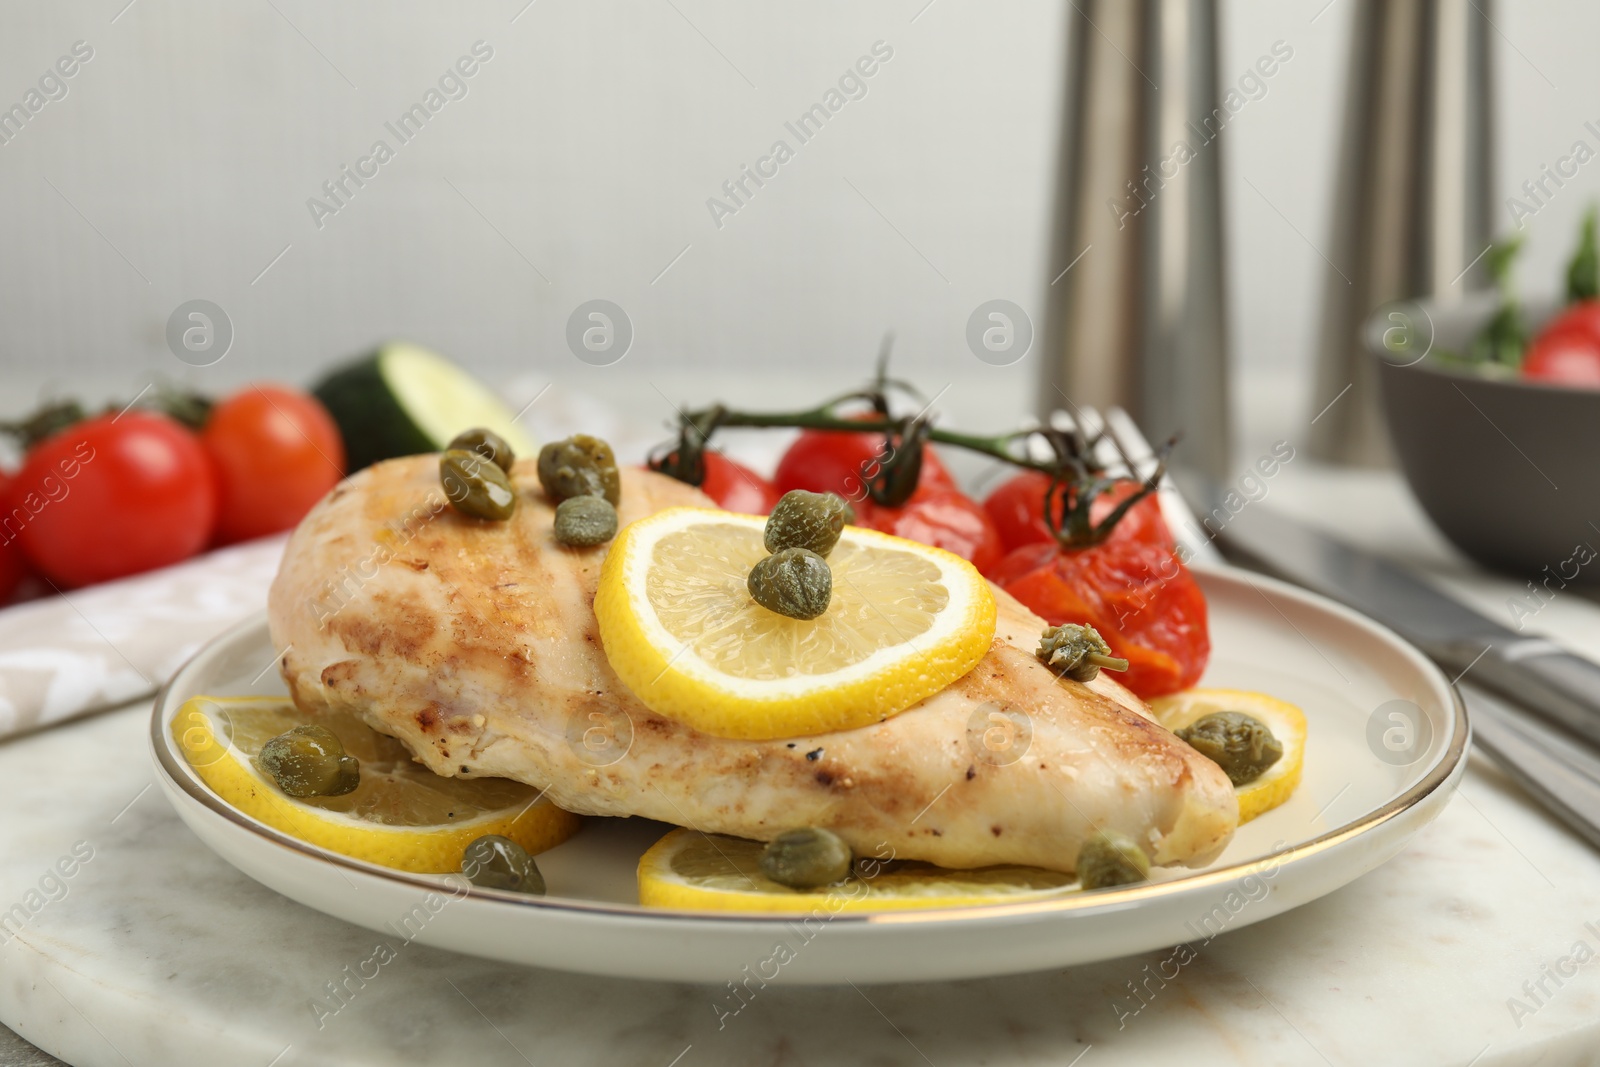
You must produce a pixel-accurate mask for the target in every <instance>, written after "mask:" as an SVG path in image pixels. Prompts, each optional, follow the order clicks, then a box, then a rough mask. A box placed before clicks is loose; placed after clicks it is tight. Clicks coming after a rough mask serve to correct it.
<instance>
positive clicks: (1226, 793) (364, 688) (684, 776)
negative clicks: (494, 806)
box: [269, 456, 1238, 871]
mask: <svg viewBox="0 0 1600 1067" xmlns="http://www.w3.org/2000/svg"><path fill="white" fill-rule="evenodd" d="M438 470H439V465H438V458H437V457H435V456H416V457H411V458H406V459H398V460H392V461H390V462H387V463H382V464H379V465H377V466H374V467H370V468H368V469H367V470H364V471H361V472H360V473H358V474H356V475H354V476H353V477H351V478H350V479H349V480H347V481H346V482H344V483H343V484H341V485H340V486H339V487H338V488H336V489H335V490H334V491H333V492H332V493H331V494H330V495H329V496H328V497H327V498H326V499H325V500H323V501H322V502H321V503H320V504H318V505H317V507H316V508H315V509H313V510H312V512H311V514H310V515H308V516H307V517H306V519H305V521H304V522H302V523H301V525H300V528H299V529H298V530H297V531H295V533H294V536H293V537H292V538H291V539H290V541H289V545H288V549H287V551H286V553H285V555H284V560H283V566H282V569H281V570H280V571H279V573H278V576H277V579H276V581H275V582H274V583H273V586H272V591H271V595H270V598H269V610H270V617H271V629H272V639H273V642H274V644H275V645H276V646H277V647H278V648H279V649H281V650H286V652H285V654H284V656H283V660H282V671H283V676H284V678H285V679H286V680H287V682H288V685H289V691H290V692H291V693H292V694H293V696H294V700H295V702H296V704H298V705H299V706H300V707H301V708H303V709H305V710H307V711H312V712H315V711H317V710H320V709H324V708H339V709H344V710H348V711H353V712H355V713H357V714H358V715H360V716H361V717H362V718H363V719H365V720H366V721H367V722H368V723H370V724H371V725H372V726H373V727H374V728H376V729H378V730H380V731H383V732H384V733H388V734H392V735H394V736H395V737H397V738H399V739H400V740H401V741H402V742H404V743H405V744H406V746H407V747H408V748H410V750H411V751H412V752H413V753H414V754H415V755H416V757H417V759H419V760H420V761H421V762H422V763H424V764H426V765H427V766H428V767H429V768H430V769H431V770H433V771H435V772H437V773H439V774H442V775H462V776H468V777H484V776H499V777H505V778H513V779H517V780H519V781H523V782H527V783H529V784H531V785H535V786H539V787H542V788H545V789H547V790H548V795H549V796H550V798H551V799H552V800H554V801H555V803H557V804H558V805H560V806H561V807H563V808H567V809H569V810H571V811H575V812H580V813H583V814H592V815H643V816H647V817H649V818H652V819H659V820H661V821H663V822H669V823H675V824H678V825H680V826H688V827H691V828H693V829H696V830H703V831H707V832H719V833H726V834H734V835H737V836H740V837H746V838H753V839H756V840H765V839H770V838H771V837H773V836H775V835H776V834H778V833H779V832H781V831H783V830H785V829H789V828H792V827H796V826H808V825H813V826H826V827H830V828H832V829H833V830H835V831H837V832H838V833H839V834H840V835H842V836H843V837H844V838H845V840H847V841H848V842H849V843H850V844H851V846H852V847H853V848H855V849H856V850H857V851H858V853H861V854H877V855H888V854H889V852H888V851H887V850H888V849H892V850H893V855H895V856H897V857H899V858H903V859H920V860H926V861H928V862H932V863H938V864H942V865H944V866H947V867H978V866H984V865H988V864H997V863H1022V864H1031V865H1034V866H1039V867H1047V868H1053V869H1056V870H1062V871H1071V870H1072V869H1073V865H1074V863H1075V861H1076V857H1077V854H1078V848H1079V846H1080V845H1081V844H1082V843H1083V841H1084V840H1085V838H1086V837H1087V836H1088V835H1090V834H1091V833H1092V832H1093V831H1095V830H1096V829H1099V828H1104V829H1115V830H1120V831H1122V832H1124V833H1126V834H1128V835H1130V836H1131V837H1133V839H1134V840H1136V841H1139V842H1141V843H1144V844H1145V845H1146V846H1147V851H1148V852H1149V853H1150V855H1151V857H1152V859H1153V860H1154V862H1156V863H1161V864H1168V863H1184V862H1187V863H1198V862H1204V861H1206V860H1208V859H1209V858H1211V857H1213V856H1214V855H1215V854H1216V853H1217V852H1218V851H1219V850H1220V849H1221V847H1222V846H1223V845H1224V844H1225V843H1226V842H1227V840H1228V838H1229V837H1230V836H1231V835H1232V833H1233V830H1234V827H1235V826H1236V825H1237V823H1238V804H1237V801H1236V800H1235V798H1234V792H1233V788H1232V787H1231V785H1230V784H1229V782H1228V779H1227V776H1226V775H1224V774H1223V773H1222V771H1221V770H1220V769H1219V768H1218V767H1217V765H1216V764H1214V763H1212V762H1211V761H1209V760H1207V759H1205V758H1204V757H1202V756H1200V755H1199V754H1198V753H1196V752H1195V751H1194V750H1193V749H1191V748H1189V746H1187V745H1185V744H1183V743H1182V742H1181V741H1179V740H1177V739H1176V738H1175V737H1173V736H1172V735H1171V734H1170V733H1168V732H1167V731H1166V730H1164V729H1162V728H1161V727H1160V726H1158V725H1156V724H1155V723H1154V722H1153V721H1151V720H1150V719H1149V718H1147V716H1146V713H1145V709H1144V706H1143V705H1142V704H1141V703H1140V702H1139V701H1138V699H1137V698H1135V697H1134V696H1133V695H1132V694H1130V693H1129V692H1128V691H1127V690H1125V689H1123V688H1122V687H1121V686H1120V685H1118V684H1117V683H1116V682H1114V681H1112V680H1111V679H1110V678H1109V677H1108V676H1107V675H1106V674H1104V673H1102V674H1101V676H1100V677H1099V678H1097V679H1096V680H1095V681H1093V682H1091V683H1089V684H1088V685H1083V684H1079V683H1077V682H1072V681H1062V680H1058V679H1057V678H1056V677H1055V675H1054V674H1052V672H1051V671H1050V670H1049V669H1048V668H1046V667H1044V666H1043V665H1042V664H1041V663H1040V662H1039V661H1038V660H1037V659H1035V658H1034V656H1033V654H1032V651H1033V649H1034V647H1035V646H1036V645H1037V643H1038V636H1039V632H1040V630H1042V629H1043V628H1044V625H1045V624H1044V622H1043V620H1041V619H1040V618H1039V617H1038V616H1036V615H1034V614H1033V613H1031V612H1029V611H1028V610H1027V609H1026V608H1024V607H1022V605H1020V604H1018V603H1017V602H1016V601H1015V600H1013V599H1012V598H1011V597H1009V596H1007V595H1006V594H1004V593H1002V592H999V591H998V590H997V591H996V592H995V596H996V598H997V599H998V601H999V628H998V632H997V634H996V636H995V641H994V644H993V646H992V647H991V649H990V650H989V652H988V654H987V655H986V656H985V657H984V659H983V660H982V661H981V662H980V663H979V665H978V666H977V667H976V668H975V669H973V670H972V671H971V672H970V673H969V674H967V675H966V676H965V677H963V678H961V679H960V680H959V681H957V682H956V683H955V684H954V685H952V686H951V687H950V688H948V689H946V690H944V691H943V692H941V693H939V694H937V695H935V696H933V697H930V698H928V699H927V700H924V701H923V702H922V703H921V704H918V705H917V706H915V707H913V708H910V709H908V710H907V711H905V712H903V713H901V714H899V715H896V716H894V717H892V718H890V719H888V720H887V721H885V722H882V723H879V724H877V725H874V726H870V727H864V728H862V729H857V730H848V731H843V732H839V733H831V734H822V735H818V736H814V737H802V738H794V739H792V740H787V741H785V740H777V741H743V740H731V739H727V738H719V737H711V736H708V735H705V734H701V733H699V732H697V731H695V730H693V729H690V728H689V727H687V726H684V725H681V724H679V723H677V722H675V721H673V720H670V719H666V718H663V717H661V716H659V715H656V714H654V713H652V712H651V711H650V710H649V709H647V708H646V707H645V706H644V705H643V704H642V703H640V702H639V701H638V700H637V699H636V698H635V697H634V696H633V694H632V693H631V692H629V691H628V690H627V689H626V688H625V687H624V686H623V685H622V683H621V681H619V680H618V678H617V676H616V675H615V674H614V673H613V672H612V670H611V667H610V665H609V664H608V663H607V662H606V657H605V653H604V651H603V650H602V648H601V644H600V636H599V633H598V631H597V628H596V624H595V617H594V611H593V606H592V605H593V603H594V595H595V586H596V583H597V582H598V580H599V575H600V563H601V560H602V559H603V557H604V553H605V548H604V547H599V548H593V549H570V548H565V547H563V546H562V545H560V544H558V543H557V542H556V541H555V540H554V538H553V537H552V534H551V528H552V515H553V511H552V509H551V507H550V506H549V504H548V503H546V501H545V499H544V496H543V494H542V493H541V492H540V490H539V489H538V481H537V477H536V475H535V465H534V463H533V462H532V461H524V462H522V463H519V464H518V466H517V471H516V482H517V484H518V485H519V486H520V487H521V494H522V499H521V500H520V502H519V504H518V508H517V513H516V516H515V517H514V518H513V519H512V520H511V521H510V522H508V523H481V522H477V521H475V520H470V519H463V518H461V517H460V516H458V515H457V514H456V513H455V512H454V510H453V509H451V508H449V507H448V506H444V505H443V497H442V495H441V494H440V490H439V476H438ZM680 504H687V505H695V506H709V501H708V500H707V499H706V498H705V497H704V496H703V495H701V494H700V492H699V491H698V490H695V489H693V488H690V487H688V486H686V485H683V484H681V483H679V482H676V481H673V480H672V479H670V478H666V477H664V476H661V475H657V474H652V473H650V472H647V471H637V470H625V471H623V472H622V506H621V508H620V509H619V510H620V512H621V520H622V522H623V523H627V522H630V521H632V520H634V519H638V518H642V517H644V516H646V515H649V514H651V513H653V512H655V511H658V510H660V509H661V508H665V507H669V506H673V505H680ZM596 730H599V731H600V734H598V735H597V734H595V733H594V731H596ZM994 731H999V732H998V733H995V732H994ZM596 738H599V739H600V740H601V741H603V742H606V741H608V742H609V745H608V746H607V745H602V746H601V747H600V748H599V749H598V750H597V749H596V747H595V746H594V745H593V744H592V742H593V741H595V740H596ZM997 742H998V743H997ZM597 751H598V754H597ZM623 751H626V755H622V753H623ZM618 757H620V758H618ZM613 760H614V762H613ZM602 764H603V765H602Z"/></svg>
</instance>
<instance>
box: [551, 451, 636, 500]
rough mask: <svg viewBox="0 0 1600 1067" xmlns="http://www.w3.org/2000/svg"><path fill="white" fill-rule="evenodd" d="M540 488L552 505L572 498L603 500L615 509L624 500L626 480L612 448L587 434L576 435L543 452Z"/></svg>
mask: <svg viewBox="0 0 1600 1067" xmlns="http://www.w3.org/2000/svg"><path fill="white" fill-rule="evenodd" d="M539 484H540V485H542V486H544V492H545V495H546V496H548V497H549V498H550V500H551V502H552V503H556V504H559V503H561V501H563V500H566V499H567V498H568V497H574V496H603V497H605V498H606V499H607V500H609V501H610V502H611V504H612V506H613V507H615V506H616V505H617V503H618V502H619V501H621V499H622V480H621V478H620V476H619V475H618V474H617V457H616V456H614V455H612V453H611V446H610V445H608V444H606V443H605V442H604V441H602V440H600V438H598V437H590V436H589V435H588V434H586V433H577V434H573V435H572V436H571V437H569V438H567V439H566V440H565V441H554V442H552V443H550V444H548V445H545V446H544V447H543V448H541V449H540V450H539Z"/></svg>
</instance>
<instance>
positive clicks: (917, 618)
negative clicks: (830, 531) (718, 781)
mask: <svg viewBox="0 0 1600 1067" xmlns="http://www.w3.org/2000/svg"><path fill="white" fill-rule="evenodd" d="M765 521H766V520H765V519H762V518H760V517H757V516H746V515H735V514H733V513H731V512H726V511H713V510H708V509H704V508H668V509H666V510H665V511H661V512H657V513H656V514H655V515H652V516H650V517H649V518H646V519H641V520H639V521H638V522H635V523H632V524H630V525H629V526H627V527H626V528H624V529H623V531H622V532H621V533H620V534H618V536H617V539H616V541H615V542H614V543H613V544H612V546H611V551H610V552H609V554H608V555H607V556H606V561H605V565H604V567H603V568H602V570H601V572H600V584H599V589H598V591H597V593H596V595H595V601H594V611H595V616H596V617H597V618H598V620H599V623H600V638H601V640H602V641H603V642H604V644H605V651H606V658H607V659H609V660H610V661H611V666H612V668H613V669H614V670H615V671H616V672H617V675H618V676H619V677H620V678H621V679H622V680H623V682H624V683H626V684H627V686H628V688H629V689H631V690H633V692H634V694H635V695H636V696H637V697H638V698H639V699H640V700H642V701H643V702H644V703H645V705H646V706H648V707H649V708H650V709H651V710H652V711H655V712H656V713H658V714H661V715H665V716H667V717H668V718H671V719H676V720H678V721H679V722H683V723H686V724H688V725H690V726H692V727H694V728H695V729H697V730H700V731H701V732H703V733H708V734H714V735H716V736H719V737H738V738H745V739H751V740H766V739H770V738H777V737H799V736H802V735H807V734H814V733H824V732H827V731H830V730H848V729H852V728H854V727H858V726H865V725H867V724H869V723H874V722H880V721H882V720H884V719H887V718H888V717H889V716H891V715H894V714H897V713H898V712H901V711H904V710H905V709H906V708H909V707H911V706H912V705H913V704H915V703H917V701H919V700H922V699H923V698H925V697H928V696H931V695H932V694H934V693H937V692H938V691H939V690H941V689H943V688H945V687H946V686H948V685H949V684H950V683H951V682H954V681H955V680H956V679H957V678H960V677H961V676H962V675H963V674H966V673H967V672H968V671H970V670H971V669H972V668H973V667H975V666H976V665H977V663H978V661H979V660H980V659H982V658H983V655H984V653H985V652H987V651H988V650H989V646H990V644H991V643H992V642H993V640H994V628H995V604H994V596H993V595H992V594H991V593H990V592H989V584H988V583H987V582H986V581H984V579H983V577H982V576H981V575H980V574H979V573H978V572H977V570H976V569H975V568H974V567H973V566H972V564H970V563H968V562H967V561H966V560H964V559H961V558H960V557H959V556H956V555H953V554H951V553H949V552H945V551H943V550H941V549H937V548H931V547H929V546H927V545H921V544H917V543H916V542H914V541H906V540H903V539H901V538H898V537H890V536H888V535H887V534H881V533H876V532H874V531H872V530H863V529H860V528H857V527H854V526H849V527H846V528H845V531H844V534H843V535H842V536H841V537H840V538H839V543H838V544H837V545H836V546H835V547H834V549H833V551H832V552H831V553H830V554H829V555H828V566H829V568H830V569H831V570H832V572H833V598H832V601H831V602H830V603H829V606H828V610H827V611H826V612H824V613H823V614H822V615H820V616H818V617H817V618H815V619H810V620H799V619H791V618H787V617H785V616H782V615H778V614H776V613H774V612H771V611H768V610H767V609H766V608H764V607H761V606H760V605H759V604H757V603H756V602H755V601H754V600H752V599H751V597H750V593H749V590H748V588H747V587H746V584H745V582H746V579H747V577H748V576H749V574H750V568H751V567H753V566H754V565H755V564H756V562H757V561H758V560H760V559H761V558H762V557H764V556H766V555H767V550H766V548H765V546H764V545H763V544H762V530H763V527H764V524H765Z"/></svg>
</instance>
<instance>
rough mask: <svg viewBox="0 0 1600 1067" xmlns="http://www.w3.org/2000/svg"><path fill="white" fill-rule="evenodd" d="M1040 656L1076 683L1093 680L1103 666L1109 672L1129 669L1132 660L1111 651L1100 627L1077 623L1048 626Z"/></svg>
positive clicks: (1057, 671)
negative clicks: (1114, 654) (1117, 655)
mask: <svg viewBox="0 0 1600 1067" xmlns="http://www.w3.org/2000/svg"><path fill="white" fill-rule="evenodd" d="M1037 655H1038V657H1039V658H1040V659H1042V660H1044V662H1045V663H1046V664H1048V665H1049V666H1050V667H1051V668H1053V669H1054V670H1055V672H1056V674H1058V675H1060V676H1062V677H1065V678H1071V679H1072V680H1073V681H1075V682H1088V681H1092V680H1093V679H1094V677H1095V675H1097V674H1099V673H1100V668H1102V667H1104V668H1105V669H1106V670H1108V671H1125V670H1127V669H1128V661H1127V660H1125V659H1118V658H1117V657H1115V656H1113V655H1112V654H1111V646H1110V645H1108V644H1106V639H1105V638H1103V637H1101V636H1100V631H1099V630H1096V629H1095V628H1094V627H1093V626H1079V625H1078V624H1077V623H1074V622H1064V623H1062V624H1061V625H1060V626H1051V627H1049V628H1047V629H1046V630H1045V631H1044V633H1043V634H1041V635H1040V636H1039V651H1038V653H1037Z"/></svg>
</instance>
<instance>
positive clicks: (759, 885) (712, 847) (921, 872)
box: [639, 829, 1078, 915]
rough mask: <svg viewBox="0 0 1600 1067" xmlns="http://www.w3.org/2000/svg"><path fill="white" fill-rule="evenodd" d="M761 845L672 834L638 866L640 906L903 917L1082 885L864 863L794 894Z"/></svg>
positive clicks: (1005, 870) (1021, 871) (1030, 873)
mask: <svg viewBox="0 0 1600 1067" xmlns="http://www.w3.org/2000/svg"><path fill="white" fill-rule="evenodd" d="M762 847H763V846H762V844H761V842H759V841H746V840H745V839H744V838H741V837H728V836H726V835H723V834H702V833H699V832H697V831H694V830H682V829H679V830H674V831H672V832H671V833H670V834H668V835H667V836H665V837H663V838H662V839H661V840H660V841H657V842H656V843H655V844H654V845H652V846H650V849H649V851H647V852H646V853H645V854H644V857H643V858H642V859H641V860H640V861H639V903H641V904H643V905H644V906H646V907H653V908H678V909H682V910H685V911H749V912H798V913H802V914H809V913H811V912H817V913H818V914H824V915H826V914H832V913H834V912H842V911H903V910H906V909H909V908H960V907H969V906H971V905H974V904H1018V903H1022V902H1025V901H1030V900H1039V899H1043V898H1045V897H1051V896H1058V895H1060V894H1062V893H1064V892H1069V891H1072V890H1074V889H1075V888H1076V887H1077V884H1078V879H1077V876H1076V875H1072V874H1062V873H1061V872H1060V871H1046V870H1042V869H1040V868H1038V867H1021V866H1016V865H1005V866H999V867H981V868H978V869H977V870H971V871H952V870H946V869H945V868H943V867H935V866H934V865H933V864H931V863H920V862H914V861H894V860H890V861H879V860H874V859H873V858H871V857H866V858H863V859H860V860H858V861H857V863H856V867H855V871H854V872H853V873H852V874H851V875H850V876H849V877H848V878H846V879H845V880H844V881H843V882H840V883H839V884H838V885H832V886H824V887H822V888H820V889H790V888H789V887H788V886H784V885H779V884H778V883H777V882H774V881H772V880H771V879H769V878H767V877H766V876H765V875H763V874H762V873H761V865H760V864H761V850H762Z"/></svg>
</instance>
